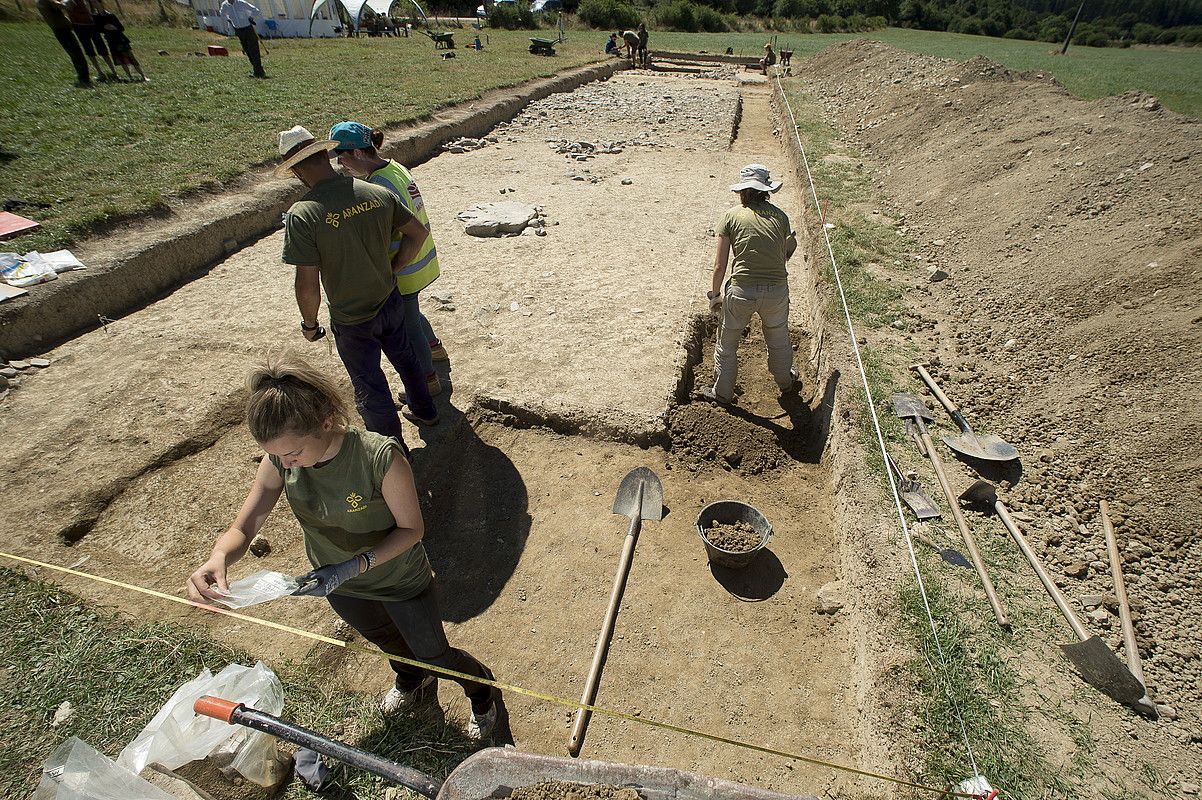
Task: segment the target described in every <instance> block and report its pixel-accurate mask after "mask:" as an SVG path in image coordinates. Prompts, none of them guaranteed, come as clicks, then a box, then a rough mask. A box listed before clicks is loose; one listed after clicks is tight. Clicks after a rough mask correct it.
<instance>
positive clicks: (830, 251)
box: [775, 72, 981, 778]
mask: <svg viewBox="0 0 1202 800" xmlns="http://www.w3.org/2000/svg"><path fill="white" fill-rule="evenodd" d="M775 78H776V86H777V89H779V90H780V96H781V97H782V98H783V99H784V101H785V109H786V110H788V112H789V121H790V122H791V123H792V125H793V136H794V137H795V138H796V139H797V149H798V150H799V151H800V152H801V160H802V163H803V164H804V165H805V168H806V179H807V180H808V181H809V183H810V193H811V194H812V195H813V197H814V209H815V210H816V211H817V213H818V218H819V220H820V224H822V238H823V239H824V240H825V241H826V253H827V256H828V257H829V258H830V260H831V269H832V271H833V272H834V274H835V285H836V286H837V287H838V289H839V302H840V303H841V304H842V306H843V318H844V320H846V322H847V332H848V334H849V335H850V336H851V348H852V351H853V352H854V353H855V356H856V366H857V367H858V368H859V370H860V380H861V382H862V383H863V385H864V396H865V397H866V398H867V399H868V413H869V414H870V415H871V416H872V427H873V428H874V429H875V430H876V440H877V444H879V445H880V448H881V458H883V459H884V461H885V466H886V469H885V476H886V477H887V478H888V479H889V488H890V489H891V490H892V491H893V504H894V507H895V508H896V509H897V519H898V522H900V523H901V528H902V533H903V534H905V538H906V549H907V550H909V551H910V564H911V566H912V567H913V568H914V578H915V580H917V581H918V591H919V592H920V593H921V594H922V605H923V607H924V608H925V609H926V612H927V621H928V622H930V624H931V635H932V636H933V637H935V650H936V651H937V652H938V653H939V661H940V663H942V664H943V669H944V671H945V672H946V671H947V670H948V665H947V658H946V657H945V656H944V654H943V645H942V644H941V643H940V641H939V631H938V629H937V628H936V626H935V616H934V614H933V613H932V612H931V603H930V600H929V599H928V598H927V590H926V586H925V585H924V584H923V582H922V573H921V572H920V571H919V569H918V557H917V556H916V555H915V553H914V541H913V540H912V539H911V538H910V526H909V525H908V524H907V522H906V515H905V512H904V511H903V510H902V500H901V495H900V494H899V492H898V489H897V483H896V482H895V481H894V480H893V470H891V469H889V468H888V465H889V452H888V450H887V448H886V446H885V434H884V433H883V432H882V431H881V423H880V420H879V419H878V418H877V414H876V402H875V401H874V400H873V397H872V389H871V388H870V387H869V385H868V373H867V372H866V371H865V369H864V359H863V358H862V357H861V356H860V346H859V344H858V343H857V342H856V330H855V326H854V325H852V322H851V311H850V310H849V309H848V307H847V295H846V294H845V293H844V291H843V278H842V276H841V274H840V273H839V264H838V263H837V262H836V261H835V250H834V248H833V247H832V246H831V237H830V233H829V232H828V230H829V229H828V228H827V227H826V224H825V223H826V219H825V218H824V217H823V215H822V205H821V203H820V202H819V200H818V189H817V187H816V186H815V185H814V176H813V174H812V173H811V172H810V159H809V157H808V156H807V155H806V149H805V145H803V144H802V143H801V134H800V133H799V132H798V127H797V117H795V116H794V115H793V104H792V103H790V102H789V96H788V94H786V93H785V87H784V86H783V85H782V84H781V80H780V73H779V72H778V73H775ZM948 502H949V503H954V502H956V501H955V500H954V499H952V498H948ZM922 657H923V659H924V660H925V661H926V662H927V666H928V667H929V668H930V669H931V672H932V673H935V672H936V670H935V666H934V665H933V664H932V663H931V661H930V659H929V658H928V657H927V654H926V653H925V652H924V653H923V654H922ZM946 694H947V696H948V699H949V700H951V701H952V708H953V709H954V710H955V713H956V720H957V721H958V722H959V723H960V734H961V736H963V738H964V747H965V750H966V751H967V753H968V760H969V763H971V764H972V771H973V776H974V777H977V778H979V777H981V773H980V770H979V769H978V768H977V759H976V756H975V755H974V754H973V751H972V743H971V742H969V740H968V728H967V726H965V724H964V715H963V714H961V713H960V704H959V702H957V700H956V697H955V695H954V694H952V692H951V691H950V690H948V691H946Z"/></svg>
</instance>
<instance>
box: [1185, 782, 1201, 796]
mask: <svg viewBox="0 0 1202 800" xmlns="http://www.w3.org/2000/svg"><path fill="white" fill-rule="evenodd" d="M1181 793H1182V794H1197V793H1198V784H1196V783H1190V782H1188V781H1182V782H1181Z"/></svg>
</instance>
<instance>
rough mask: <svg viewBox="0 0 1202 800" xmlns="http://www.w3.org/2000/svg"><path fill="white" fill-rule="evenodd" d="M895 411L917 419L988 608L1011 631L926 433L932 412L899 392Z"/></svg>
mask: <svg viewBox="0 0 1202 800" xmlns="http://www.w3.org/2000/svg"><path fill="white" fill-rule="evenodd" d="M893 410H894V411H895V412H896V413H897V416H899V417H901V418H902V419H907V420H914V424H915V425H917V426H918V432H919V434H920V435H921V436H922V445H923V447H924V448H925V450H926V454H927V458H929V459H931V467H932V468H933V469H934V470H935V477H936V478H938V479H939V487H940V488H941V489H943V495H944V497H946V498H947V504H948V505H949V506H950V507H951V509H952V516H953V517H954V518H955V520H956V527H957V528H959V529H960V535H961V536H963V537H964V546H965V547H966V548H967V549H968V557H969V558H970V559H972V565H973V567H974V568H975V569H976V571H977V577H978V578H980V579H981V586H982V587H983V588H984V589H985V596H986V597H988V598H989V605H990V607H991V608H992V609H993V615H994V616H995V617H997V623H998V625H1000V626H1001V627H1002V628H1003V629H1005V630H1009V629H1010V620H1009V618H1007V616H1006V610H1005V609H1004V608H1002V601H1001V600H1000V599H999V598H998V596H997V590H996V589H994V588H993V581H992V580H990V579H989V573H988V572H987V571H986V570H985V562H984V561H983V560H982V559H981V553H980V551H979V550H977V542H976V539H974V538H973V535H972V531H971V530H969V528H968V520H966V519H964V512H962V511H961V510H960V506H959V505H957V503H956V495H955V493H954V492H953V491H952V487H951V484H949V483H948V482H947V475H945V474H944V473H943V462H941V461H940V460H939V454H938V453H936V452H935V443H934V442H932V441H931V434H930V433H928V432H927V425H926V422H927V420H930V419H933V418H932V417H931V412H930V411H928V410H927V406H926V403H924V402H922V400H919V399H918V398H917V397H915V396H914V395H912V394H902V393H898V394H895V395H893Z"/></svg>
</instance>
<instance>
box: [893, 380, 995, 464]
mask: <svg viewBox="0 0 1202 800" xmlns="http://www.w3.org/2000/svg"><path fill="white" fill-rule="evenodd" d="M910 368H911V369H913V370H915V371H917V372H918V377H920V378H922V382H923V383H925V384H926V385H927V388H928V389H930V390H931V393H932V394H934V395H935V397H936V398H937V399H938V400H939V402H940V404H942V405H943V407H944V408H945V409H947V413H948V414H950V415H951V418H952V420H953V421H954V422H955V423H956V425H957V426H958V427H959V428H960V434H959V435H958V436H941V437H940V438H941V439H943V443H944V444H946V445H947V446H948V447H950V448H951V449H953V450H955V451H956V452H957V453H961V454H963V455H966V456H968V457H969V458H979V459H982V460H985V461H1013V460H1014V459H1016V458H1018V451H1017V450H1015V449H1014V447H1013V446H1012V445H1010V444H1009V443H1008V442H1006V441H1005V440H1004V439H1002V438H1001V437H1000V436H998V435H996V434H993V433H986V434H979V433H973V430H972V428H970V427H969V426H968V420H966V419H964V415H963V414H961V413H960V409H959V408H957V407H956V404H955V403H953V402H952V401H951V400H949V399H948V397H947V395H945V394H944V393H943V390H942V389H940V388H939V384H937V383H935V379H934V378H932V377H931V375H930V373H929V372H927V371H926V369H924V368H923V366H922V365H921V364H913V365H911V367H910Z"/></svg>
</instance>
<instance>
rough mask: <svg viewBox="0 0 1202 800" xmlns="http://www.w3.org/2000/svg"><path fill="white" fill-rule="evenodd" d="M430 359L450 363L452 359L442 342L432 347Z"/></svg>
mask: <svg viewBox="0 0 1202 800" xmlns="http://www.w3.org/2000/svg"><path fill="white" fill-rule="evenodd" d="M430 357H431V358H433V359H434V360H435V361H450V360H451V357H450V356H449V355H447V349H446V348H445V347H443V344H442V342H439V343H438V344H432V345H430Z"/></svg>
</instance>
